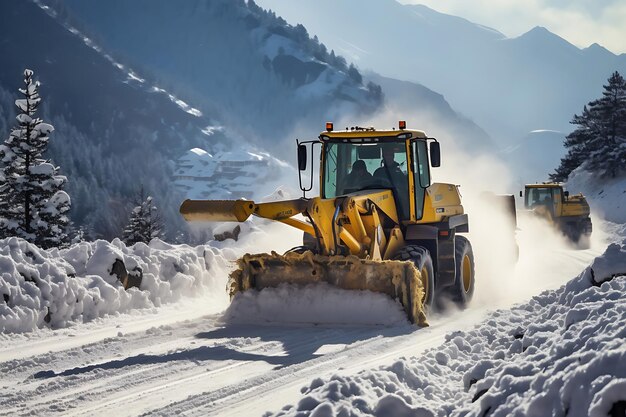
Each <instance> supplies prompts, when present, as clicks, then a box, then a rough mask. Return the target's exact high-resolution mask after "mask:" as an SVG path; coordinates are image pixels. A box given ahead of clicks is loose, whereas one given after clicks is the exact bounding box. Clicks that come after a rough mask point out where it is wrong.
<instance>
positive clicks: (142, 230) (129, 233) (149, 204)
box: [122, 186, 163, 245]
mask: <svg viewBox="0 0 626 417" xmlns="http://www.w3.org/2000/svg"><path fill="white" fill-rule="evenodd" d="M134 206H135V207H134V208H133V209H132V211H131V213H130V217H129V219H128V225H127V226H126V228H125V229H124V232H123V234H122V240H123V241H124V242H125V243H126V244H127V245H134V244H135V243H137V242H144V243H150V241H151V240H152V239H154V238H160V237H162V235H163V219H162V218H161V215H160V214H159V211H158V209H157V207H156V206H155V205H154V203H153V201H152V197H151V196H147V197H145V198H144V191H143V186H142V187H141V189H140V191H139V193H138V194H137V195H136V196H135V201H134Z"/></svg>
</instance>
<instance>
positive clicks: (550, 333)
mask: <svg viewBox="0 0 626 417" xmlns="http://www.w3.org/2000/svg"><path fill="white" fill-rule="evenodd" d="M625 267H626V241H624V243H623V244H622V245H617V244H614V245H611V246H610V247H609V248H608V249H607V251H606V252H605V253H604V255H602V256H601V257H599V258H597V259H596V260H595V261H594V262H593V263H592V265H590V266H589V267H588V268H587V269H586V270H585V271H584V272H583V273H582V274H580V275H579V276H578V277H577V278H575V279H573V280H572V281H570V282H569V283H568V284H566V285H565V286H564V287H562V288H560V289H558V290H555V291H546V292H544V293H542V294H541V295H539V296H536V297H534V298H533V299H531V300H530V301H529V302H528V303H526V304H522V305H518V306H516V307H515V308H513V309H511V310H500V311H496V312H493V313H492V314H491V317H490V318H489V319H487V320H486V321H485V322H484V323H483V324H481V325H480V326H478V327H477V328H475V329H474V330H472V331H468V332H455V333H452V334H449V335H447V337H446V342H445V343H444V344H443V345H442V346H440V347H438V348H437V349H434V350H431V351H429V352H427V353H426V354H424V355H423V356H420V357H419V358H409V359H404V358H403V359H401V360H399V361H397V362H395V363H394V364H392V365H390V366H385V367H381V368H379V369H376V370H370V371H364V372H360V373H358V374H357V375H351V376H342V375H341V374H340V373H338V374H336V375H334V376H332V377H330V378H328V379H324V380H323V379H319V378H318V379H315V380H314V381H313V382H311V384H310V385H309V386H307V387H304V388H303V389H302V394H303V397H302V399H301V400H300V401H299V402H298V403H297V404H296V405H293V406H286V407H284V408H283V409H282V410H281V411H279V412H278V413H276V414H274V415H276V416H448V415H452V416H513V415H518V416H547V415H567V416H568V417H576V416H607V415H611V414H610V413H611V412H615V414H614V415H618V414H617V411H618V410H622V411H621V412H623V408H619V407H624V405H626V347H625V346H624V343H623V341H624V339H625V338H626V326H624V323H625V322H626V296H625V295H626V269H625ZM268 415H271V413H268ZM620 415H622V414H620Z"/></svg>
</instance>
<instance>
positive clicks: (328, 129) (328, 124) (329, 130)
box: [326, 122, 333, 132]
mask: <svg viewBox="0 0 626 417" xmlns="http://www.w3.org/2000/svg"><path fill="white" fill-rule="evenodd" d="M326 131H327V132H332V131H333V124H332V122H326Z"/></svg>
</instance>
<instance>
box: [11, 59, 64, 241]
mask: <svg viewBox="0 0 626 417" xmlns="http://www.w3.org/2000/svg"><path fill="white" fill-rule="evenodd" d="M24 85H25V87H24V88H23V89H19V92H20V93H21V94H22V96H23V98H21V99H18V100H16V101H15V105H16V106H17V108H18V109H19V111H20V113H19V114H18V115H17V117H16V119H17V121H18V125H17V126H16V127H15V128H14V129H13V130H12V131H11V133H10V134H9V138H8V139H7V140H5V141H4V144H3V145H0V171H1V174H0V237H7V236H19V237H22V238H24V239H26V240H28V241H30V242H32V243H35V244H36V245H38V246H40V247H42V248H50V247H54V246H61V245H64V244H66V243H67V242H68V240H69V238H68V235H67V230H66V229H67V224H68V222H69V219H68V218H67V216H66V213H67V212H68V211H69V209H70V204H71V201H70V197H69V195H68V194H67V193H66V192H65V191H63V186H64V185H65V183H66V182H67V178H66V177H64V176H62V175H59V168H58V167H55V166H54V165H53V164H52V163H50V161H48V160H45V159H43V154H44V153H45V151H46V149H47V147H48V139H49V138H48V135H49V134H50V133H51V132H52V131H53V130H54V128H53V127H52V125H50V124H48V123H44V122H43V121H42V120H41V119H39V118H37V117H35V113H36V112H37V108H38V107H39V105H40V103H41V98H40V96H39V92H38V88H39V82H35V81H34V80H33V71H31V70H29V69H27V70H25V71H24Z"/></svg>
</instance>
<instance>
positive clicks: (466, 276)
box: [463, 255, 472, 292]
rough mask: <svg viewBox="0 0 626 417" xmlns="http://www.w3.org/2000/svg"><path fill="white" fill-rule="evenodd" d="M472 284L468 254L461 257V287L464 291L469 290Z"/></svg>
mask: <svg viewBox="0 0 626 417" xmlns="http://www.w3.org/2000/svg"><path fill="white" fill-rule="evenodd" d="M471 284H472V264H471V261H470V258H469V256H467V255H465V256H464V257H463V289H464V290H465V292H469V290H470V286H471Z"/></svg>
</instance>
